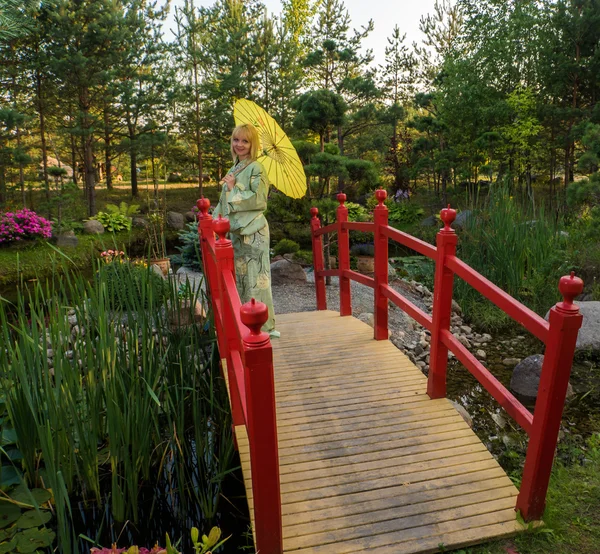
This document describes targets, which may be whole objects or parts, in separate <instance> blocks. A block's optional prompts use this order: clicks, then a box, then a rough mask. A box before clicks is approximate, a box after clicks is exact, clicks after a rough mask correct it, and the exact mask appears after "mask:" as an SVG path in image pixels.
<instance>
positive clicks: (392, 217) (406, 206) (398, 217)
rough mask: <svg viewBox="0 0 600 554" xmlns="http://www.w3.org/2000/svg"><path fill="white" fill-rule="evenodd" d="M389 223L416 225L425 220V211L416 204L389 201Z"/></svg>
mask: <svg viewBox="0 0 600 554" xmlns="http://www.w3.org/2000/svg"><path fill="white" fill-rule="evenodd" d="M385 204H386V206H387V208H388V221H390V222H391V223H416V222H417V221H420V220H421V219H423V214H424V213H425V210H423V208H421V207H420V206H419V205H418V204H416V203H415V202H393V201H387V202H386V203H385Z"/></svg>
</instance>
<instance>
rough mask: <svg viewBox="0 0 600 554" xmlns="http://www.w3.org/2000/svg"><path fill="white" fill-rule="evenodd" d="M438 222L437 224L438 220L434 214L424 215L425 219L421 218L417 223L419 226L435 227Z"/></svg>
mask: <svg viewBox="0 0 600 554" xmlns="http://www.w3.org/2000/svg"><path fill="white" fill-rule="evenodd" d="M438 224H439V221H438V219H437V217H435V216H434V215H430V216H429V217H426V218H425V219H423V220H422V221H421V223H419V225H420V226H421V227H435V226H436V225H438Z"/></svg>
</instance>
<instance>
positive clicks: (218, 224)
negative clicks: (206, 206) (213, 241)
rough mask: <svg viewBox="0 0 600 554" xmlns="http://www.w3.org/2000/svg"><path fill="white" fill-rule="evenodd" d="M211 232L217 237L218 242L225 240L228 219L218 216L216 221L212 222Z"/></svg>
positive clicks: (227, 230)
mask: <svg viewBox="0 0 600 554" xmlns="http://www.w3.org/2000/svg"><path fill="white" fill-rule="evenodd" d="M212 227H213V231H214V232H215V233H217V235H219V241H222V240H226V239H225V235H226V234H227V233H228V232H229V219H227V218H226V217H222V216H221V214H219V217H218V219H215V220H213V224H212Z"/></svg>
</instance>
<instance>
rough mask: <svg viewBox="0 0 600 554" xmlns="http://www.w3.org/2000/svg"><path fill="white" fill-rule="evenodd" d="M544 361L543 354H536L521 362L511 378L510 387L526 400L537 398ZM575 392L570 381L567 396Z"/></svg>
mask: <svg viewBox="0 0 600 554" xmlns="http://www.w3.org/2000/svg"><path fill="white" fill-rule="evenodd" d="M543 363H544V355H543V354H534V355H533V356H528V357H527V358H525V359H524V360H523V361H521V362H519V364H518V365H517V366H516V367H515V369H514V371H513V374H512V377H511V379H510V388H511V389H512V390H513V391H514V392H516V393H517V394H518V395H519V396H522V397H523V398H525V399H526V400H535V398H536V397H537V393H538V387H539V385H540V375H541V373H542V364H543ZM573 394H574V393H573V387H572V386H571V383H569V385H568V387H567V398H568V397H570V396H572V395H573Z"/></svg>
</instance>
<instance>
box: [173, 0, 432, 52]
mask: <svg viewBox="0 0 600 554" xmlns="http://www.w3.org/2000/svg"><path fill="white" fill-rule="evenodd" d="M214 3H215V0H195V5H196V6H210V5H212V4H214ZM263 3H264V4H265V5H266V6H267V9H268V10H269V12H270V13H272V14H279V13H280V12H281V2H280V0H263ZM344 4H345V6H346V9H347V10H348V12H349V14H350V19H351V27H352V28H356V29H360V27H361V26H363V25H366V24H367V23H368V21H369V19H372V20H373V23H374V25H375V29H374V30H373V31H372V32H371V33H370V34H369V36H368V37H367V38H366V39H365V40H364V41H363V45H364V47H365V48H367V49H368V48H370V49H372V50H373V54H374V56H375V64H381V63H383V60H384V53H385V47H386V46H387V44H388V43H387V37H389V36H391V35H392V30H393V28H394V26H395V25H398V27H399V28H400V32H401V33H406V42H405V44H407V45H412V43H413V42H417V43H421V41H422V33H421V31H419V19H420V18H421V16H423V15H426V14H428V13H432V12H433V5H434V4H435V0H420V1H419V0H416V1H415V0H411V1H408V0H396V1H395V2H394V1H393V0H344ZM181 5H183V0H172V1H171V13H170V14H169V19H168V20H167V23H166V26H165V27H166V38H167V40H170V36H172V33H171V32H170V31H169V29H170V28H174V25H175V23H174V17H173V13H174V11H175V8H174V6H181ZM169 35H170V36H169Z"/></svg>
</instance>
